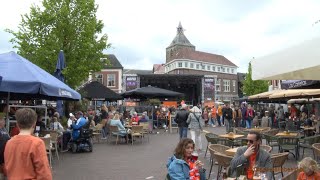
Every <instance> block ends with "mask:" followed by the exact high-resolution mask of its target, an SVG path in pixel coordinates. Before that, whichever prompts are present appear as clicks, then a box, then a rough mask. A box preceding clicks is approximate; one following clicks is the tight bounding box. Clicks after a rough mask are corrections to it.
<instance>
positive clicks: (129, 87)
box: [126, 76, 138, 91]
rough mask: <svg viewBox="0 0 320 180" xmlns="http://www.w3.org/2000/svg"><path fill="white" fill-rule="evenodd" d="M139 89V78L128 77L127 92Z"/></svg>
mask: <svg viewBox="0 0 320 180" xmlns="http://www.w3.org/2000/svg"><path fill="white" fill-rule="evenodd" d="M137 87H138V82H137V77H136V76H128V77H126V91H130V90H133V89H136V88H137Z"/></svg>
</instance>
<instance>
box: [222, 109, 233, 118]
mask: <svg viewBox="0 0 320 180" xmlns="http://www.w3.org/2000/svg"><path fill="white" fill-rule="evenodd" d="M223 116H224V118H225V119H232V109H231V108H225V110H224V112H223Z"/></svg>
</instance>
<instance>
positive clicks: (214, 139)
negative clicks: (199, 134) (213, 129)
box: [204, 133, 219, 157]
mask: <svg viewBox="0 0 320 180" xmlns="http://www.w3.org/2000/svg"><path fill="white" fill-rule="evenodd" d="M205 137H206V139H207V142H208V144H207V149H206V153H205V154H204V157H206V156H207V151H208V147H209V145H210V144H218V140H217V139H218V137H219V136H218V135H216V134H213V133H206V135H205Z"/></svg>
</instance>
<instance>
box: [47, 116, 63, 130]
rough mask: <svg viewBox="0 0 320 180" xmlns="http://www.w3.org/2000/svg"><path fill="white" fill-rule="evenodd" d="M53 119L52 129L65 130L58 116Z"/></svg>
mask: <svg viewBox="0 0 320 180" xmlns="http://www.w3.org/2000/svg"><path fill="white" fill-rule="evenodd" d="M52 120H53V123H52V124H51V127H50V128H51V129H52V130H54V131H57V132H63V131H64V129H63V126H62V125H61V123H60V122H59V121H58V118H57V117H53V118H52Z"/></svg>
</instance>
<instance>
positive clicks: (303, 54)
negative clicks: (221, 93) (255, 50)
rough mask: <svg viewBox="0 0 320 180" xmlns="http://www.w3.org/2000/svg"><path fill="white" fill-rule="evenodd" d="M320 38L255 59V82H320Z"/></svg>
mask: <svg viewBox="0 0 320 180" xmlns="http://www.w3.org/2000/svg"><path fill="white" fill-rule="evenodd" d="M319 47H320V37H317V38H314V39H312V40H308V41H305V42H303V43H301V44H299V45H296V46H293V47H291V48H288V49H285V50H282V51H280V52H277V53H274V54H271V55H268V56H265V57H262V58H257V59H254V60H253V61H252V62H251V63H252V79H253V80H259V79H261V80H282V79H286V80H320V73H319V72H320V51H319Z"/></svg>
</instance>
